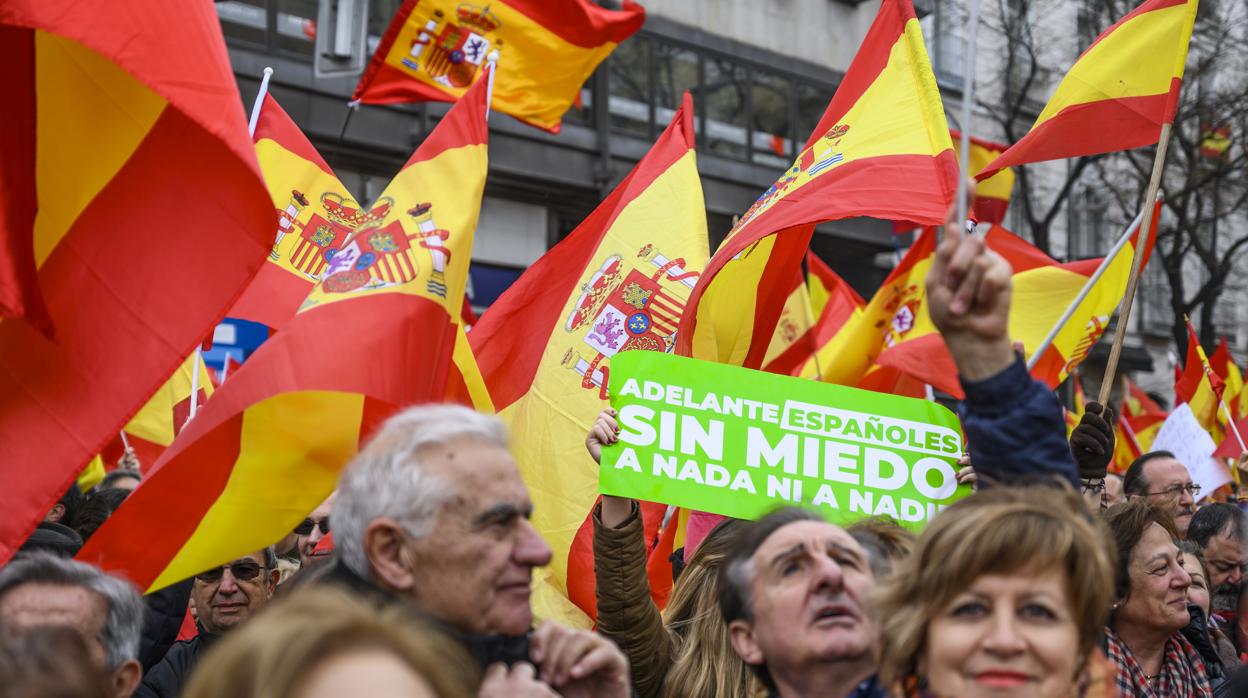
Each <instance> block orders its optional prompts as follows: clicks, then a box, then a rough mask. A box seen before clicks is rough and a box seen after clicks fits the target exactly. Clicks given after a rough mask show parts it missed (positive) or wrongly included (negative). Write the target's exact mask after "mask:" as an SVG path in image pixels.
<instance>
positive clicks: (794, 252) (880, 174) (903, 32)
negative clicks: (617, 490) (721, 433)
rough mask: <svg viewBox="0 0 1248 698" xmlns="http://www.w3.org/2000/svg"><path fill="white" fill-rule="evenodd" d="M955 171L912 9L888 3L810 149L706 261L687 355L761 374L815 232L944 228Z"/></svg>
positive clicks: (685, 324) (690, 312) (684, 329)
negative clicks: (884, 223)
mask: <svg viewBox="0 0 1248 698" xmlns="http://www.w3.org/2000/svg"><path fill="white" fill-rule="evenodd" d="M957 169H958V168H957V161H956V159H955V157H954V154H953V144H952V143H951V141H950V140H949V127H948V125H946V123H945V115H944V107H943V106H942V103H941V99H940V92H939V90H938V89H937V87H936V78H935V77H934V76H933V75H932V70H931V65H930V64H929V62H928V58H927V50H926V49H925V48H924V45H923V35H922V33H921V32H920V30H919V21H918V20H917V19H916V18H915V15H914V8H913V6H911V4H910V2H909V0H884V1H883V3H882V4H881V5H880V10H879V13H878V14H877V15H876V18H875V22H874V23H873V24H872V25H871V28H870V29H869V30H868V31H867V35H866V38H864V39H863V42H862V45H861V46H860V47H859V49H858V55H857V56H855V57H854V61H853V63H852V64H851V65H850V67H849V70H848V72H846V74H845V79H844V80H843V81H842V82H841V85H840V88H839V89H837V91H836V95H835V96H834V97H833V98H832V101H831V103H830V104H828V108H827V111H826V112H824V115H823V118H822V119H821V120H820V121H819V125H818V126H816V127H815V130H814V132H813V133H812V134H811V137H810V140H808V141H807V143H806V147H805V148H804V149H803V150H802V152H801V154H800V155H798V156H797V160H796V161H795V162H794V163H793V166H792V167H790V168H789V169H788V171H786V172H785V173H784V174H783V175H782V176H781V177H780V179H779V180H778V181H777V182H776V183H775V184H773V185H772V186H771V188H769V189H768V190H767V191H766V192H764V193H763V195H762V196H760V197H759V198H758V200H757V201H755V202H754V204H753V205H752V206H751V207H750V209H749V210H748V211H746V212H745V214H744V215H743V216H742V217H741V218H740V220H739V221H738V222H737V224H736V225H735V226H734V227H733V229H732V231H731V232H730V233H729V234H728V237H727V238H726V239H725V240H724V242H723V244H722V245H720V247H719V249H718V250H716V252H715V256H714V257H713V258H712V259H711V261H710V262H709V263H708V264H707V268H706V272H705V273H704V274H703V276H702V279H701V281H700V282H699V283H698V287H697V288H695V289H694V291H693V295H692V297H691V298H690V301H689V304H688V305H687V306H686V307H685V313H684V317H683V318H682V319H681V334H680V338H679V341H678V347H677V353H679V354H682V355H689V356H696V357H698V358H704V359H710V360H713V361H719V362H723V363H733V364H738V365H744V366H747V367H758V366H759V365H760V364H761V363H762V361H763V359H764V357H765V353H766V348H767V345H768V344H769V342H770V340H771V335H772V331H773V329H774V327H775V324H776V318H777V317H778V316H779V313H780V311H781V308H782V307H783V304H784V300H785V296H786V294H787V293H788V291H789V288H788V281H789V279H791V278H792V274H793V270H794V269H796V268H797V265H798V264H799V263H800V260H801V256H802V255H803V254H804V253H805V250H806V244H807V240H809V236H810V234H811V228H812V225H813V224H815V223H818V222H821V221H829V220H836V219H840V218H847V217H850V216H871V217H875V218H882V219H886V220H911V221H916V222H918V223H919V224H923V225H937V224H940V223H942V222H943V221H944V215H945V212H946V211H947V210H948V208H949V204H950V202H951V201H952V200H953V197H954V195H955V192H956V190H957ZM721 273H722V278H721Z"/></svg>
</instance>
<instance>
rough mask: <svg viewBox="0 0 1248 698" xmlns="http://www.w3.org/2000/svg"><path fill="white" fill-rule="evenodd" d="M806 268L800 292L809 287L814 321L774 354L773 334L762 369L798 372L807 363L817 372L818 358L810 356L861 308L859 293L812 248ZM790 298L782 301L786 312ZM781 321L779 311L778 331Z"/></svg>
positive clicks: (789, 372) (795, 373) (781, 324)
mask: <svg viewBox="0 0 1248 698" xmlns="http://www.w3.org/2000/svg"><path fill="white" fill-rule="evenodd" d="M806 268H807V274H806V284H805V286H804V287H802V288H801V289H800V290H801V291H802V292H803V293H804V292H805V291H806V290H807V289H808V290H809V297H810V312H811V313H812V314H813V315H814V317H815V322H814V324H813V325H812V326H811V327H809V328H808V329H807V330H806V331H805V332H804V333H803V334H802V335H801V336H800V337H798V338H797V339H795V340H794V341H793V342H791V343H789V344H788V345H786V346H785V347H784V348H783V350H781V351H779V352H778V353H776V355H775V356H774V357H773V356H771V353H772V351H774V349H775V347H774V344H775V342H776V339H775V338H773V339H772V342H773V347H769V348H768V355H769V356H768V359H767V361H766V363H765V364H764V365H763V370H764V371H768V372H771V373H783V374H788V375H799V374H800V373H801V371H802V368H803V366H805V365H806V364H807V363H809V364H810V366H811V368H812V369H813V370H814V371H815V373H816V374H818V373H819V371H818V365H817V364H818V362H817V361H814V360H812V357H814V356H815V354H816V352H817V351H819V349H820V348H821V347H823V346H825V345H827V343H828V342H830V341H832V338H833V337H834V336H836V333H837V332H839V331H840V330H841V328H842V327H844V326H845V324H846V323H847V322H849V320H850V318H852V317H853V316H854V314H855V313H860V312H862V307H863V306H864V305H866V301H864V300H863V299H862V296H860V295H858V292H857V291H855V290H854V289H853V288H852V287H851V286H850V285H849V284H847V283H845V280H844V279H842V278H841V277H840V276H839V275H838V274H837V273H836V272H834V271H832V269H831V267H829V266H828V265H827V264H824V262H823V260H821V259H819V256H818V255H816V254H815V253H814V252H808V253H806ZM790 302H791V301H786V303H785V312H786V313H787V312H789V307H790ZM803 302H804V299H803ZM797 312H802V309H801V308H798V309H797ZM783 325H784V316H783V315H782V316H781V321H780V324H779V325H777V326H776V332H777V333H779V332H780V331H781V327H782V326H783ZM811 377H816V376H811Z"/></svg>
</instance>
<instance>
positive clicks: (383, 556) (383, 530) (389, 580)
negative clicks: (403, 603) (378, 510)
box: [364, 516, 416, 592]
mask: <svg viewBox="0 0 1248 698" xmlns="http://www.w3.org/2000/svg"><path fill="white" fill-rule="evenodd" d="M406 540H407V533H406V532H405V531H404V530H403V527H402V526H401V525H400V524H399V522H398V521H395V520H394V519H392V518H389V517H384V516H383V517H381V518H379V519H373V520H372V521H371V522H369V524H368V526H367V527H366V528H365V529H364V556H365V557H366V558H368V567H369V570H370V571H371V572H372V574H373V579H374V580H375V581H377V582H378V583H380V584H381V585H382V586H384V587H385V588H387V589H390V590H391V591H399V592H407V591H410V590H411V589H412V588H413V587H414V586H415V584H416V579H415V577H414V576H413V575H412V570H411V564H410V558H411V554H410V553H409V552H408V551H407V550H406V549H405V547H404V545H403V543H404V541H406Z"/></svg>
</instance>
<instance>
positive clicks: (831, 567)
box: [815, 555, 845, 592]
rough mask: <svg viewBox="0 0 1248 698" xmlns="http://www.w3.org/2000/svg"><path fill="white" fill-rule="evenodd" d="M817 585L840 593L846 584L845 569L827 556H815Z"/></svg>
mask: <svg viewBox="0 0 1248 698" xmlns="http://www.w3.org/2000/svg"><path fill="white" fill-rule="evenodd" d="M815 584H816V585H817V586H819V587H824V588H827V590H829V591H834V592H836V591H840V590H841V587H842V586H844V584H845V569H844V568H843V567H841V564H840V563H839V562H837V561H836V560H833V559H832V558H831V557H829V556H827V555H817V556H815Z"/></svg>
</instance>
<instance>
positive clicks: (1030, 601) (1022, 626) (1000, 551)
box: [878, 487, 1113, 698]
mask: <svg viewBox="0 0 1248 698" xmlns="http://www.w3.org/2000/svg"><path fill="white" fill-rule="evenodd" d="M1104 538H1105V534H1104V529H1103V527H1102V526H1100V525H1099V523H1098V522H1097V521H1096V520H1095V519H1094V518H1093V517H1092V516H1091V515H1090V514H1089V513H1088V511H1087V510H1086V508H1085V507H1084V505H1083V502H1082V500H1081V499H1080V497H1079V495H1077V494H1075V493H1074V491H1072V490H1071V489H1070V488H1069V487H1066V488H1061V489H1058V488H1053V487H1031V488H1010V487H994V488H990V489H986V490H984V491H982V492H979V493H977V494H974V495H972V496H970V497H968V498H966V499H964V500H962V501H960V502H958V503H956V504H954V505H953V506H951V507H949V508H948V509H947V510H945V511H943V512H941V513H940V515H938V516H937V517H936V518H935V520H933V521H932V522H931V523H930V524H928V526H927V528H926V529H925V530H924V531H923V533H922V535H920V537H919V540H918V543H917V545H916V547H915V550H914V553H913V554H912V555H911V556H910V557H909V558H907V559H906V560H905V561H903V562H902V563H901V565H900V566H899V567H898V568H897V569H896V570H895V571H894V574H893V575H892V576H891V577H890V578H889V580H888V582H887V583H886V584H885V586H884V588H883V589H882V591H881V594H880V596H879V598H878V605H879V608H878V611H879V617H880V619H881V621H880V622H881V628H880V631H881V632H880V635H881V637H880V654H881V657H880V678H881V681H882V682H883V683H884V685H885V686H888V687H889V688H891V689H892V690H894V691H896V692H897V693H898V694H900V695H906V696H912V695H936V696H950V697H953V696H957V697H958V698H974V697H975V696H987V695H992V696H1002V695H1017V696H1024V695H1025V696H1045V697H1048V696H1063V697H1065V696H1073V695H1080V694H1081V692H1082V691H1083V689H1084V688H1086V686H1087V685H1088V684H1089V683H1090V682H1091V679H1090V678H1089V677H1090V670H1091V669H1092V668H1093V667H1094V665H1095V664H1096V662H1097V660H1096V659H1094V657H1096V654H1095V645H1096V641H1097V639H1098V638H1099V637H1100V633H1101V628H1102V625H1103V623H1104V620H1105V615H1106V612H1107V610H1108V608H1109V603H1110V600H1111V590H1110V589H1109V587H1108V585H1107V584H1106V583H1105V582H1106V580H1108V579H1111V578H1112V577H1113V564H1112V562H1111V556H1110V554H1109V553H1108V552H1107V551H1106V549H1105V546H1104V544H1103V541H1104ZM1100 662H1101V666H1100V668H1101V669H1104V668H1105V667H1104V666H1103V660H1100ZM1099 673H1101V674H1104V673H1105V672H1104V671H1102V672H1099Z"/></svg>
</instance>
